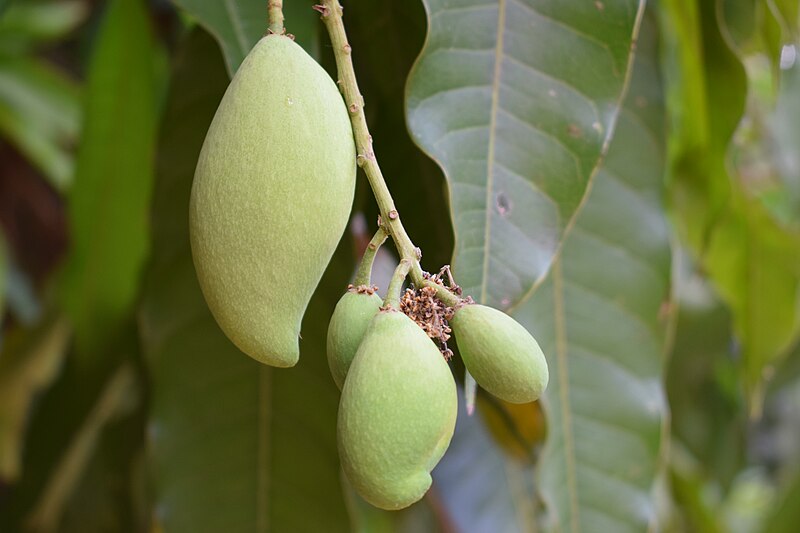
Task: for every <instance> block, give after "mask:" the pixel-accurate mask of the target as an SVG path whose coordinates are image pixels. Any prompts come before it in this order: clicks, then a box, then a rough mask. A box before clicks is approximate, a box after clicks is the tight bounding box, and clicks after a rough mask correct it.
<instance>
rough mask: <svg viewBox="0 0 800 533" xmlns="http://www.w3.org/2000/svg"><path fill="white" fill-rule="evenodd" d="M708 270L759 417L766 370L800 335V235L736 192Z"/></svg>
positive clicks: (717, 234) (715, 240) (713, 240)
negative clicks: (728, 314) (727, 311)
mask: <svg viewBox="0 0 800 533" xmlns="http://www.w3.org/2000/svg"><path fill="white" fill-rule="evenodd" d="M705 266H706V268H707V269H708V274H709V275H710V276H711V279H712V280H713V283H714V286H715V287H716V288H717V290H718V291H719V292H720V295H721V296H722V298H723V299H724V300H725V302H726V303H727V304H728V305H729V306H730V308H731V310H732V311H733V321H734V327H735V331H736V334H737V337H738V339H739V341H740V342H741V353H742V367H743V371H744V380H745V385H746V387H747V391H748V393H749V394H750V397H751V398H750V399H751V401H752V402H753V403H752V405H751V408H752V409H753V411H754V412H755V413H758V412H759V411H760V402H761V399H762V398H761V393H762V392H763V391H762V382H763V379H764V377H765V376H764V371H765V368H766V367H768V365H769V364H770V363H773V362H774V361H775V360H776V358H778V357H780V356H781V355H783V354H784V352H785V351H786V350H787V349H789V348H790V347H791V344H792V342H793V341H794V339H795V338H796V336H797V334H798V332H800V235H795V234H793V233H791V232H789V231H787V230H786V229H785V228H782V227H781V226H780V225H779V224H778V223H777V222H776V221H775V220H774V219H773V218H772V217H771V215H770V214H769V213H768V212H767V210H766V209H765V208H764V206H763V205H762V204H761V203H760V202H759V201H758V200H755V199H751V198H748V197H747V196H746V193H745V192H744V191H742V190H741V189H740V188H739V187H738V186H737V187H736V188H735V189H734V197H733V199H732V201H731V203H730V205H729V207H728V211H727V212H726V213H725V215H724V216H723V217H722V218H721V219H720V221H719V223H718V224H717V226H716V228H715V231H714V233H713V234H712V238H711V242H710V246H709V249H708V253H707V255H706V261H705Z"/></svg>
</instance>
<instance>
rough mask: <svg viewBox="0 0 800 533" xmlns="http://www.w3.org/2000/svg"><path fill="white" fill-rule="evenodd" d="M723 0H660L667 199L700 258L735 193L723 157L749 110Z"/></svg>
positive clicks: (680, 229)
mask: <svg viewBox="0 0 800 533" xmlns="http://www.w3.org/2000/svg"><path fill="white" fill-rule="evenodd" d="M718 1H719V0H715V1H713V2H712V1H704V0H663V1H662V2H661V4H660V5H661V6H662V9H660V10H659V14H660V15H661V23H662V25H663V27H664V31H663V36H664V37H663V38H664V43H665V45H664V48H665V51H664V58H665V65H664V72H665V79H666V81H667V86H668V89H667V94H668V97H669V105H668V106H667V108H668V110H669V113H670V130H671V136H670V163H669V174H670V197H671V203H672V206H673V209H674V210H675V212H676V214H677V216H676V217H675V218H676V225H677V228H678V230H679V233H680V235H681V237H682V238H683V239H684V241H685V242H686V243H687V244H688V246H689V249H690V251H691V252H692V253H693V254H695V256H697V257H701V258H702V256H703V254H704V253H705V250H706V248H707V246H708V242H709V239H710V235H711V233H712V231H713V228H714V225H715V224H716V223H717V221H718V219H719V218H720V217H721V216H722V214H723V213H724V211H725V209H726V206H727V202H728V199H729V195H730V177H729V175H728V171H727V169H726V161H725V158H726V154H727V151H728V145H729V143H730V141H731V138H732V136H733V133H734V131H735V129H736V127H737V125H738V124H739V121H740V119H741V117H742V113H743V112H744V107H745V98H746V94H747V76H746V74H745V70H744V67H743V66H742V63H741V61H740V60H739V58H738V57H737V56H736V55H735V54H734V53H733V51H732V50H731V49H730V47H729V46H728V44H727V42H726V41H725V39H724V38H723V36H722V34H721V33H720V26H719V22H718V19H717V14H718V11H717V10H716V4H717V2H718Z"/></svg>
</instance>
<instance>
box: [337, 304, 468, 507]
mask: <svg viewBox="0 0 800 533" xmlns="http://www.w3.org/2000/svg"><path fill="white" fill-rule="evenodd" d="M457 407H458V406H457V398H456V386H455V382H454V381H453V376H452V375H451V374H450V369H449V368H448V366H447V363H446V362H445V360H444V358H443V357H442V354H441V353H440V352H439V349H438V348H436V345H434V344H433V341H431V340H430V339H429V338H428V336H427V335H426V334H425V332H423V331H422V329H421V328H420V327H419V326H417V324H415V323H414V321H413V320H411V319H410V318H408V317H407V316H406V315H404V314H403V313H400V312H396V311H381V312H380V313H378V315H376V316H375V318H374V319H373V320H372V322H371V323H370V325H369V329H368V330H367V333H366V335H365V336H364V340H363V341H362V342H361V345H360V346H359V348H358V351H357V352H356V357H355V359H354V360H353V364H352V365H351V367H350V371H349V372H348V374H347V379H346V380H345V383H344V389H343V391H342V398H341V401H340V403H339V420H338V441H339V457H340V458H341V463H342V467H343V469H344V472H345V474H346V475H347V478H348V479H349V480H350V483H351V484H352V485H353V488H355V490H356V491H357V492H358V493H359V494H360V495H361V496H362V497H363V498H364V499H365V500H366V501H367V502H369V503H371V504H372V505H374V506H376V507H380V508H382V509H386V510H396V509H402V508H404V507H408V506H409V505H411V504H412V503H414V502H416V501H418V500H419V499H420V498H422V496H423V495H424V494H425V492H427V490H428V488H430V486H431V476H430V471H431V470H433V467H434V466H436V464H437V463H438V462H439V459H441V458H442V455H444V452H445V450H447V447H448V446H449V444H450V439H451V438H452V437H453V430H454V429H455V423H456V411H457Z"/></svg>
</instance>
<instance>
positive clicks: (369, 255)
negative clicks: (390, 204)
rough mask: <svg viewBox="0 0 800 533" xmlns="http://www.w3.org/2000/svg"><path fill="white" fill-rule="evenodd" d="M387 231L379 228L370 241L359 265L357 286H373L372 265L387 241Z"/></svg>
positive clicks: (381, 227)
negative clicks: (382, 245)
mask: <svg viewBox="0 0 800 533" xmlns="http://www.w3.org/2000/svg"><path fill="white" fill-rule="evenodd" d="M386 237H388V235H387V234H386V231H384V229H383V226H378V231H376V232H375V235H374V236H373V237H372V240H371V241H369V244H368V245H367V249H366V250H364V255H363V256H362V257H361V264H359V265H358V271H356V279H355V285H356V286H359V285H366V286H368V287H369V286H371V285H372V263H374V262H375V255H376V254H377V253H378V249H379V248H380V247H381V244H383V243H384V242H385V241H386Z"/></svg>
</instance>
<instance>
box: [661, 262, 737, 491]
mask: <svg viewBox="0 0 800 533" xmlns="http://www.w3.org/2000/svg"><path fill="white" fill-rule="evenodd" d="M682 257H685V256H682ZM682 262H684V261H682ZM676 271H677V272H676V276H675V277H676V278H677V281H676V282H675V283H676V286H677V290H676V292H677V298H678V302H677V305H678V309H679V311H678V314H677V319H676V325H675V339H674V343H673V348H672V353H671V355H670V358H669V363H668V366H667V376H666V387H667V395H668V397H669V405H670V416H671V420H670V429H671V433H672V438H673V439H674V440H676V441H679V442H680V443H681V447H682V448H683V449H685V450H686V452H687V454H689V455H690V456H691V457H693V458H694V459H695V460H696V462H697V465H698V466H699V470H700V472H697V473H696V474H697V476H698V477H702V478H703V479H706V480H709V482H711V483H716V484H719V486H721V487H723V488H725V489H727V488H728V487H730V485H731V483H732V482H733V479H734V477H735V476H736V474H738V473H739V472H740V470H741V469H742V468H743V467H744V464H745V429H746V417H745V415H744V412H743V407H744V405H743V404H744V402H743V398H742V394H741V388H740V386H739V373H738V368H737V363H736V355H735V354H734V350H735V344H734V341H733V329H732V320H731V314H730V312H729V311H728V309H727V308H726V307H725V306H724V304H723V303H722V301H720V299H719V297H718V296H717V295H715V294H714V292H713V290H712V288H711V287H710V285H709V284H708V282H707V281H704V280H703V278H702V277H701V275H700V274H699V273H697V272H694V271H693V270H692V269H691V268H690V267H689V265H685V266H684V268H678V269H676ZM698 406H703V407H702V409H700V408H698ZM678 470H679V471H680V470H685V468H684V469H681V468H679V469H678ZM684 474H685V472H676V473H674V474H673V475H678V476H681V475H684ZM687 482H688V481H687ZM684 488H686V487H684Z"/></svg>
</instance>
